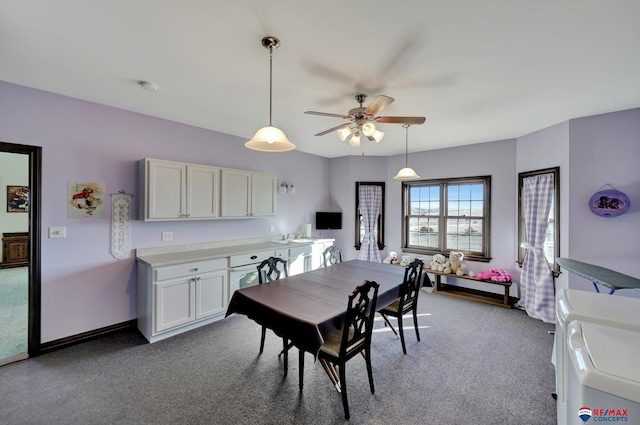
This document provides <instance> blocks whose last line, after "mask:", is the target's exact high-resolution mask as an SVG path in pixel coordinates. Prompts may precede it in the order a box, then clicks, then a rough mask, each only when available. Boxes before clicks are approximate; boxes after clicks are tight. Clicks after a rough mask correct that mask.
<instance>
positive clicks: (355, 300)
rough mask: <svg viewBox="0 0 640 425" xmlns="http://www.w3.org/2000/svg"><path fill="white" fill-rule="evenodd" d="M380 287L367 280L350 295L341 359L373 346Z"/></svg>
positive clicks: (343, 332) (341, 346) (341, 345)
mask: <svg viewBox="0 0 640 425" xmlns="http://www.w3.org/2000/svg"><path fill="white" fill-rule="evenodd" d="M379 287H380V285H378V283H377V282H374V281H370V280H365V281H364V282H362V283H361V284H360V285H358V286H357V287H356V288H355V289H354V290H353V292H352V293H351V295H349V302H348V304H347V314H346V318H345V322H344V328H343V330H342V342H341V344H340V357H342V358H350V357H352V356H354V355H356V354H358V353H359V352H360V351H362V350H363V349H364V348H368V347H370V346H371V332H372V331H373V318H374V316H375V313H376V303H377V301H378V288H379Z"/></svg>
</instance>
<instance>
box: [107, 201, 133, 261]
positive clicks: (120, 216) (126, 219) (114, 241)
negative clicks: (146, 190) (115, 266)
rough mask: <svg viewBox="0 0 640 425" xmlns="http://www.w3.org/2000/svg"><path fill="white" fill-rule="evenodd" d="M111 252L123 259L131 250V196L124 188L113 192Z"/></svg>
mask: <svg viewBox="0 0 640 425" xmlns="http://www.w3.org/2000/svg"><path fill="white" fill-rule="evenodd" d="M110 195H111V254H112V255H113V256H114V257H116V258H117V259H118V260H122V259H123V258H126V257H127V256H128V255H129V252H130V251H131V198H133V195H129V194H127V193H126V192H125V191H124V190H120V191H119V192H118V193H111V194H110Z"/></svg>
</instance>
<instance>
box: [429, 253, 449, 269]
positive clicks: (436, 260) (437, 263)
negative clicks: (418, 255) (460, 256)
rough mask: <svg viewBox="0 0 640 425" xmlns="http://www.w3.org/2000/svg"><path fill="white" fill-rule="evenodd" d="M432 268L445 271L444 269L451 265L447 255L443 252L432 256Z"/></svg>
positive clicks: (430, 264)
mask: <svg viewBox="0 0 640 425" xmlns="http://www.w3.org/2000/svg"><path fill="white" fill-rule="evenodd" d="M429 266H430V267H431V270H433V271H435V272H444V269H445V268H447V267H449V264H448V261H447V257H445V256H444V255H442V254H435V255H434V256H433V257H431V263H429Z"/></svg>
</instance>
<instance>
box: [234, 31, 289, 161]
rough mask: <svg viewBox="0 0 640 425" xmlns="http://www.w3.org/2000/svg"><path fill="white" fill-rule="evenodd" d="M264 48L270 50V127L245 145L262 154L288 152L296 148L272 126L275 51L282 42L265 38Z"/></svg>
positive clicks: (258, 133) (260, 131)
mask: <svg viewBox="0 0 640 425" xmlns="http://www.w3.org/2000/svg"><path fill="white" fill-rule="evenodd" d="M262 46H263V47H264V48H266V49H269V125H268V126H267V127H262V128H261V129H260V130H258V131H257V132H256V134H255V135H254V136H253V139H251V140H249V141H248V142H247V143H245V144H244V145H245V147H247V148H248V149H253V150H255V151H261V152H287V151H290V150H293V149H295V148H296V145H294V144H293V143H291V142H290V141H289V139H287V136H286V135H285V134H284V132H283V131H282V130H280V129H279V128H277V127H274V126H273V125H271V112H272V105H273V50H274V49H277V48H278V46H280V40H278V39H277V38H275V37H264V38H263V39H262Z"/></svg>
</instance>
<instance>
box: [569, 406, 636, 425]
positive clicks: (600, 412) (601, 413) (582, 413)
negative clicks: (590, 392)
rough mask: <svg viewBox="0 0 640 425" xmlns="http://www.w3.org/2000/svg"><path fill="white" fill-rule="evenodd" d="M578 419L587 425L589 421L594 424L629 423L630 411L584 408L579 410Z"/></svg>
mask: <svg viewBox="0 0 640 425" xmlns="http://www.w3.org/2000/svg"><path fill="white" fill-rule="evenodd" d="M578 417H579V418H580V419H582V422H584V423H587V421H588V420H589V419H593V422H628V421H629V412H628V409H593V410H591V409H590V408H588V407H586V406H584V407H581V408H580V409H578Z"/></svg>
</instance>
